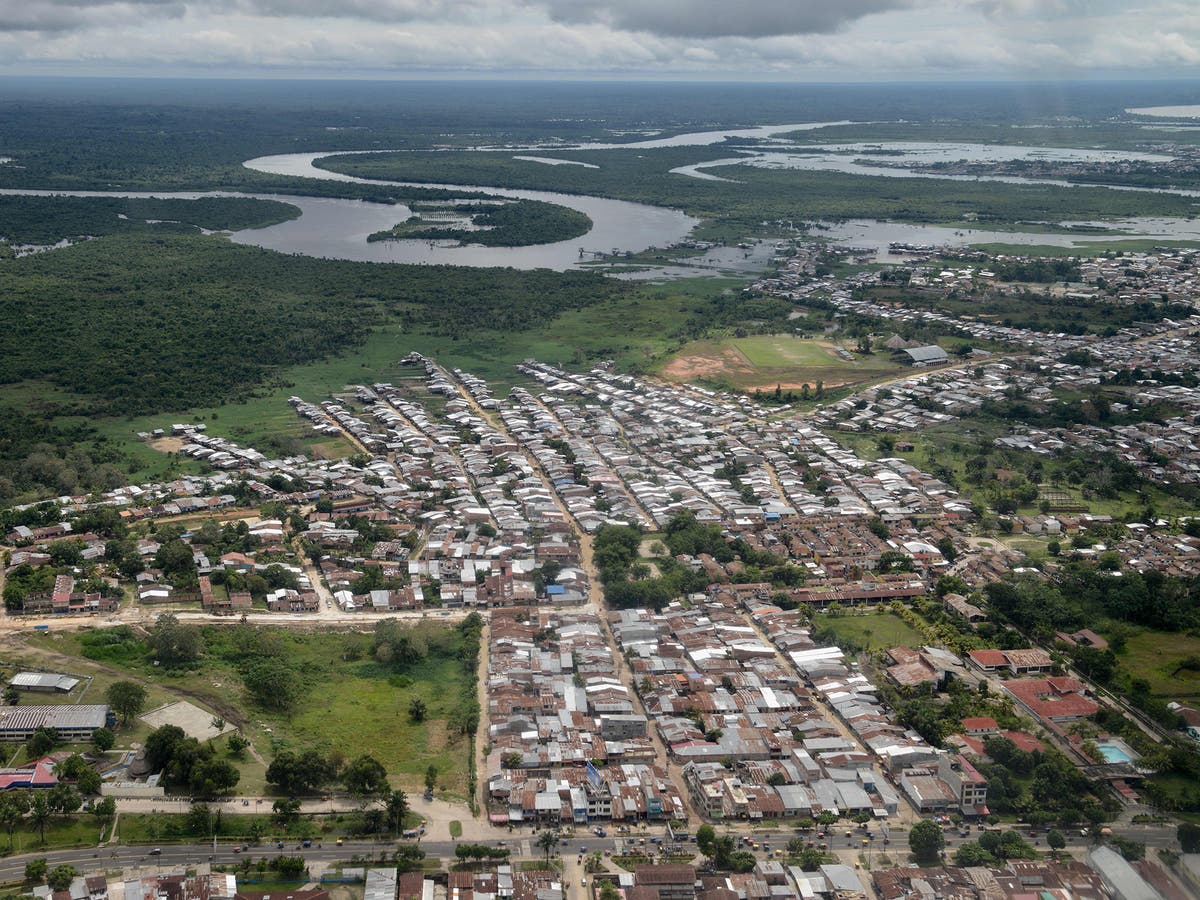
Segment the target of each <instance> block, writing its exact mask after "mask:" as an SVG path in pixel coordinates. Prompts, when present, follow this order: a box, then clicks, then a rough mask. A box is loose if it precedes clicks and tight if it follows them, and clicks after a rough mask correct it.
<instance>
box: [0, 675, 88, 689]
mask: <svg viewBox="0 0 1200 900" xmlns="http://www.w3.org/2000/svg"><path fill="white" fill-rule="evenodd" d="M11 683H12V686H13V687H17V688H29V689H37V688H42V689H45V690H58V691H70V690H72V689H74V687H75V685H77V684H79V679H78V678H72V677H71V676H70V675H53V674H51V673H49V672H18V673H17V674H16V675H14V676H13V680H12V682H11Z"/></svg>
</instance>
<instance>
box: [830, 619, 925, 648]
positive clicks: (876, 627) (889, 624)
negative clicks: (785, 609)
mask: <svg viewBox="0 0 1200 900" xmlns="http://www.w3.org/2000/svg"><path fill="white" fill-rule="evenodd" d="M813 625H814V626H816V628H818V629H827V630H829V631H832V632H833V633H834V634H835V635H836V636H837V639H838V645H839V646H841V645H842V643H841V642H842V640H843V639H848V640H847V643H853V644H854V645H855V646H857V647H863V648H867V649H872V650H878V649H881V648H882V649H886V648H888V647H919V646H921V645H922V644H923V643H925V637H924V636H923V635H922V634H921V633H920V632H919V631H917V630H916V629H914V628H912V627H911V626H910V625H909V624H908V623H907V622H904V621H903V620H902V619H900V618H898V617H897V616H894V615H892V614H891V613H872V614H871V615H866V616H855V615H841V616H831V615H828V614H824V615H818V616H815V617H814V618H813Z"/></svg>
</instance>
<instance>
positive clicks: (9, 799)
mask: <svg viewBox="0 0 1200 900" xmlns="http://www.w3.org/2000/svg"><path fill="white" fill-rule="evenodd" d="M28 811H29V795H28V794H27V793H26V792H25V791H13V792H11V793H7V792H6V793H4V794H0V825H2V826H4V830H5V831H7V832H8V849H9V850H11V849H12V847H13V832H14V831H16V829H17V825H19V824H20V822H21V820H22V819H23V818H24V817H25V813H26V812H28Z"/></svg>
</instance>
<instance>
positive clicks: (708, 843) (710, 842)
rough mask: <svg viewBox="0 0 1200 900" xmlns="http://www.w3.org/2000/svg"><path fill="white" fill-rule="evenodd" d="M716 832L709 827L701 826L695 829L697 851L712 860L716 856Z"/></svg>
mask: <svg viewBox="0 0 1200 900" xmlns="http://www.w3.org/2000/svg"><path fill="white" fill-rule="evenodd" d="M716 844H717V830H716V829H715V828H713V827H712V826H711V825H701V826H700V827H699V828H697V829H696V847H697V849H698V850H699V851H700V852H701V853H703V854H704V855H705V856H707V857H708V858H709V859H712V858H713V857H714V856H715V855H716Z"/></svg>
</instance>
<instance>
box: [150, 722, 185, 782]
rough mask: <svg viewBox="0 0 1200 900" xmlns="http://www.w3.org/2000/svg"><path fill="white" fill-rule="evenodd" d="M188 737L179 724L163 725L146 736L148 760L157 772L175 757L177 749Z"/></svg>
mask: <svg viewBox="0 0 1200 900" xmlns="http://www.w3.org/2000/svg"><path fill="white" fill-rule="evenodd" d="M186 739H187V735H186V734H185V733H184V731H183V729H182V728H180V727H179V726H178V725H163V726H162V727H160V728H156V729H154V730H153V731H152V732H150V734H149V735H147V737H146V744H145V748H144V749H145V751H146V762H148V763H149V764H150V768H151V769H152V770H153V771H155V772H157V771H160V770H162V769H163V768H165V767H166V766H167V764H168V763H170V762H171V760H172V759H174V757H175V751H176V749H177V748H178V747H179V745H180V744H182V743H183V741H185V740H186Z"/></svg>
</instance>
